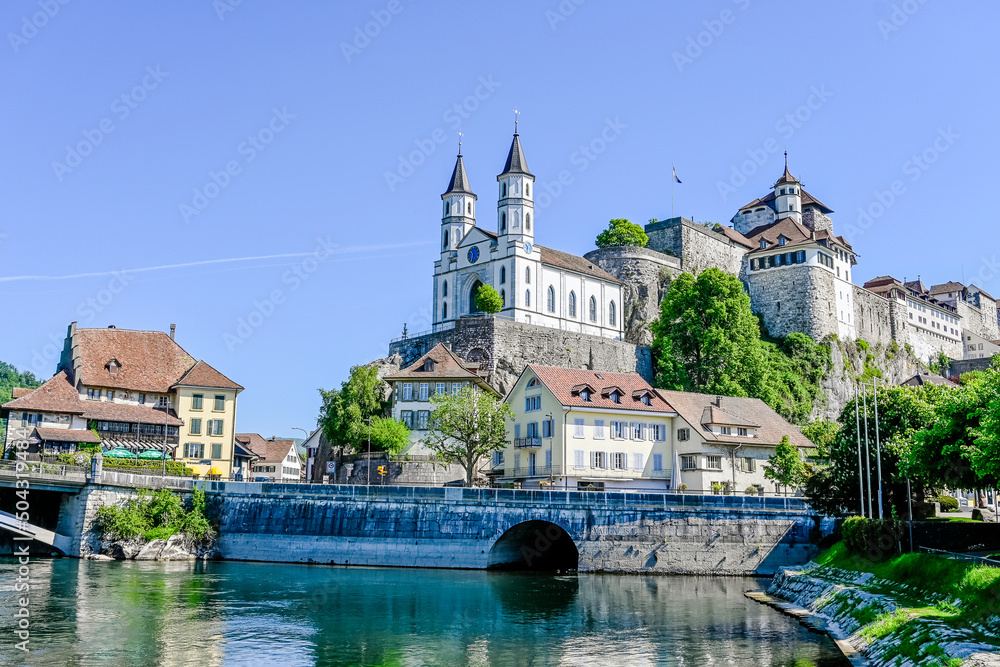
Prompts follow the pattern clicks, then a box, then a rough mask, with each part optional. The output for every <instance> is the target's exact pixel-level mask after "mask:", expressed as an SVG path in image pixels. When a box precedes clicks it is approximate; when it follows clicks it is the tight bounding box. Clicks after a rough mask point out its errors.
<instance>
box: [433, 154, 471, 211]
mask: <svg viewBox="0 0 1000 667" xmlns="http://www.w3.org/2000/svg"><path fill="white" fill-rule="evenodd" d="M452 194H466V195H471V194H473V193H472V187H471V186H470V185H469V175H468V174H466V173H465V162H463V161H462V143H461V141H459V144H458V158H456V160H455V169H454V170H452V172H451V180H450V181H449V182H448V189H447V191H445V193H444V194H443V195H441V198H442V199H444V198H445V197H447V196H448V195H452Z"/></svg>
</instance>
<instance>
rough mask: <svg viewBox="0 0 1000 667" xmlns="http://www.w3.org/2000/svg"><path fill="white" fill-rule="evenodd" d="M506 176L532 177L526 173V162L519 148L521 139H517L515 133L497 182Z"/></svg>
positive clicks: (528, 172)
mask: <svg viewBox="0 0 1000 667" xmlns="http://www.w3.org/2000/svg"><path fill="white" fill-rule="evenodd" d="M507 174H527V175H528V176H531V175H532V173H531V172H530V171H528V161H527V160H526V159H525V158H524V150H523V149H522V148H521V139H520V138H519V137H518V135H517V132H514V140H513V141H511V142H510V151H509V152H508V153H507V162H505V163H504V165H503V172H502V173H501V174H500V176H497V180H500V177H501V176H506V175H507Z"/></svg>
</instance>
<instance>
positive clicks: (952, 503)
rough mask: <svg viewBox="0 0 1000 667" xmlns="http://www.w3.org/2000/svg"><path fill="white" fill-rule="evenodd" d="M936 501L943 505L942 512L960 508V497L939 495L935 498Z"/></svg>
mask: <svg viewBox="0 0 1000 667" xmlns="http://www.w3.org/2000/svg"><path fill="white" fill-rule="evenodd" d="M934 502H936V503H938V504H939V505H941V511H942V512H954V511H956V510H958V499H957V498H952V497H951V496H944V495H941V496H938V497H937V498H935V499H934Z"/></svg>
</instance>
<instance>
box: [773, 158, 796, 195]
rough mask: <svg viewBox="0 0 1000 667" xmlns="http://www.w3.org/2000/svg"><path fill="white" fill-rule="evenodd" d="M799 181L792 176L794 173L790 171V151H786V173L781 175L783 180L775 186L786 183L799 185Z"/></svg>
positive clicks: (778, 181)
mask: <svg viewBox="0 0 1000 667" xmlns="http://www.w3.org/2000/svg"><path fill="white" fill-rule="evenodd" d="M798 182H799V179H797V178H795V177H794V176H792V172H790V171H788V151H785V173H783V174H782V175H781V178H779V179H778V180H777V182H775V184H774V185H775V186H778V185H782V184H784V183H798Z"/></svg>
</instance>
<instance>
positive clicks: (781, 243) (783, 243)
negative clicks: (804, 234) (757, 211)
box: [778, 236, 788, 245]
mask: <svg viewBox="0 0 1000 667" xmlns="http://www.w3.org/2000/svg"><path fill="white" fill-rule="evenodd" d="M787 240H788V239H786V238H785V237H784V236H779V237H778V245H785V241H787Z"/></svg>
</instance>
